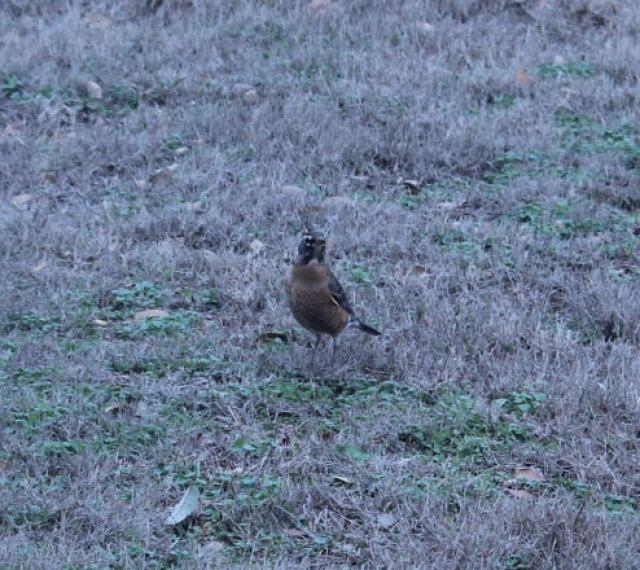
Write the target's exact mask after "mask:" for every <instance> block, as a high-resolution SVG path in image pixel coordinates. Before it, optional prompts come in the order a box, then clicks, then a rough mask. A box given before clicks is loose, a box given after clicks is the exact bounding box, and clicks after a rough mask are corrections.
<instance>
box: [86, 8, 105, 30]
mask: <svg viewBox="0 0 640 570" xmlns="http://www.w3.org/2000/svg"><path fill="white" fill-rule="evenodd" d="M84 21H85V23H86V24H87V26H88V27H89V28H90V29H91V30H106V29H107V28H108V27H109V26H110V25H111V18H109V17H108V16H105V15H104V14H100V13H98V12H93V13H92V14H89V15H88V16H87V17H86V18H85V19H84Z"/></svg>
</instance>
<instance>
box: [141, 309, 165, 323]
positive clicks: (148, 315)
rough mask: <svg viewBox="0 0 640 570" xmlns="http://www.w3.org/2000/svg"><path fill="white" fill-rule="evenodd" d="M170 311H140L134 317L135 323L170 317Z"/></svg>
mask: <svg viewBox="0 0 640 570" xmlns="http://www.w3.org/2000/svg"><path fill="white" fill-rule="evenodd" d="M168 316H169V311H165V310H164V309H145V310H144V311H138V312H137V313H136V314H135V315H133V320H134V321H143V320H145V319H152V318H161V317H168Z"/></svg>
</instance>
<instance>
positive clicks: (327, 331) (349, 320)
mask: <svg viewBox="0 0 640 570" xmlns="http://www.w3.org/2000/svg"><path fill="white" fill-rule="evenodd" d="M285 290H286V294H287V302H288V304H289V308H290V309H291V313H292V314H293V316H294V318H295V319H296V320H297V321H298V323H300V324H301V325H302V326H303V327H304V328H305V329H307V330H308V331H310V332H312V333H313V334H314V335H315V337H316V342H315V344H314V346H313V352H312V353H311V364H312V365H313V362H314V359H315V355H316V350H317V348H318V345H319V344H320V341H321V339H322V335H329V336H331V338H332V342H333V347H332V353H331V362H332V363H333V362H334V361H335V355H336V349H337V338H338V336H339V335H340V333H342V331H344V329H345V328H347V327H349V328H352V327H353V328H357V329H359V330H361V331H363V332H365V333H367V334H370V335H374V336H380V335H381V333H380V331H378V330H376V329H374V328H373V327H372V326H370V325H367V324H366V323H364V322H362V321H361V320H360V319H359V318H358V317H357V316H356V314H355V312H354V310H353V308H352V306H351V303H350V302H349V299H348V298H347V294H346V293H345V291H344V289H343V288H342V286H341V285H340V282H339V281H338V279H337V277H336V276H335V275H334V274H333V272H332V271H331V269H329V267H327V264H326V263H325V239H324V237H323V236H322V235H321V234H319V233H318V232H316V231H315V230H305V232H304V235H303V236H302V239H301V240H300V243H299V245H298V255H297V256H296V257H295V259H294V261H293V265H292V267H291V273H290V274H289V277H288V279H287V280H286V282H285Z"/></svg>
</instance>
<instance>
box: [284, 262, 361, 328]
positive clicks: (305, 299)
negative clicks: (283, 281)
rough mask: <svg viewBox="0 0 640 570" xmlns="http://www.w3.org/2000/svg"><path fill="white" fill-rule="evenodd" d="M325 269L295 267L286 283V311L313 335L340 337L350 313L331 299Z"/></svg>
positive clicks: (307, 266)
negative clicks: (313, 333) (288, 310)
mask: <svg viewBox="0 0 640 570" xmlns="http://www.w3.org/2000/svg"><path fill="white" fill-rule="evenodd" d="M328 283H329V280H328V275H327V273H326V268H325V267H324V266H319V265H316V266H310V265H306V266H295V267H294V268H293V270H292V272H291V277H290V278H289V280H288V281H287V285H286V291H287V300H288V302H289V308H290V309H291V312H292V313H293V316H294V317H295V318H296V320H297V321H298V322H299V323H300V324H301V325H302V326H303V327H304V328H306V329H307V330H310V331H312V332H315V333H323V334H330V335H331V336H337V335H339V334H340V333H341V332H342V331H343V330H344V328H345V327H346V326H347V323H348V322H349V314H348V313H347V312H346V311H345V310H344V309H343V308H342V307H340V306H339V305H338V304H336V302H335V301H334V300H333V298H332V297H331V294H330V292H329V288H328Z"/></svg>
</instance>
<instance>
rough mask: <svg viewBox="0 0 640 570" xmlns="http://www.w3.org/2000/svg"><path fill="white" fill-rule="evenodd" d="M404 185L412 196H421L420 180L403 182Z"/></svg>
mask: <svg viewBox="0 0 640 570" xmlns="http://www.w3.org/2000/svg"><path fill="white" fill-rule="evenodd" d="M402 184H404V187H405V188H406V189H407V190H408V191H409V194H411V195H412V196H415V195H417V194H420V182H419V181H418V180H403V181H402Z"/></svg>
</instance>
